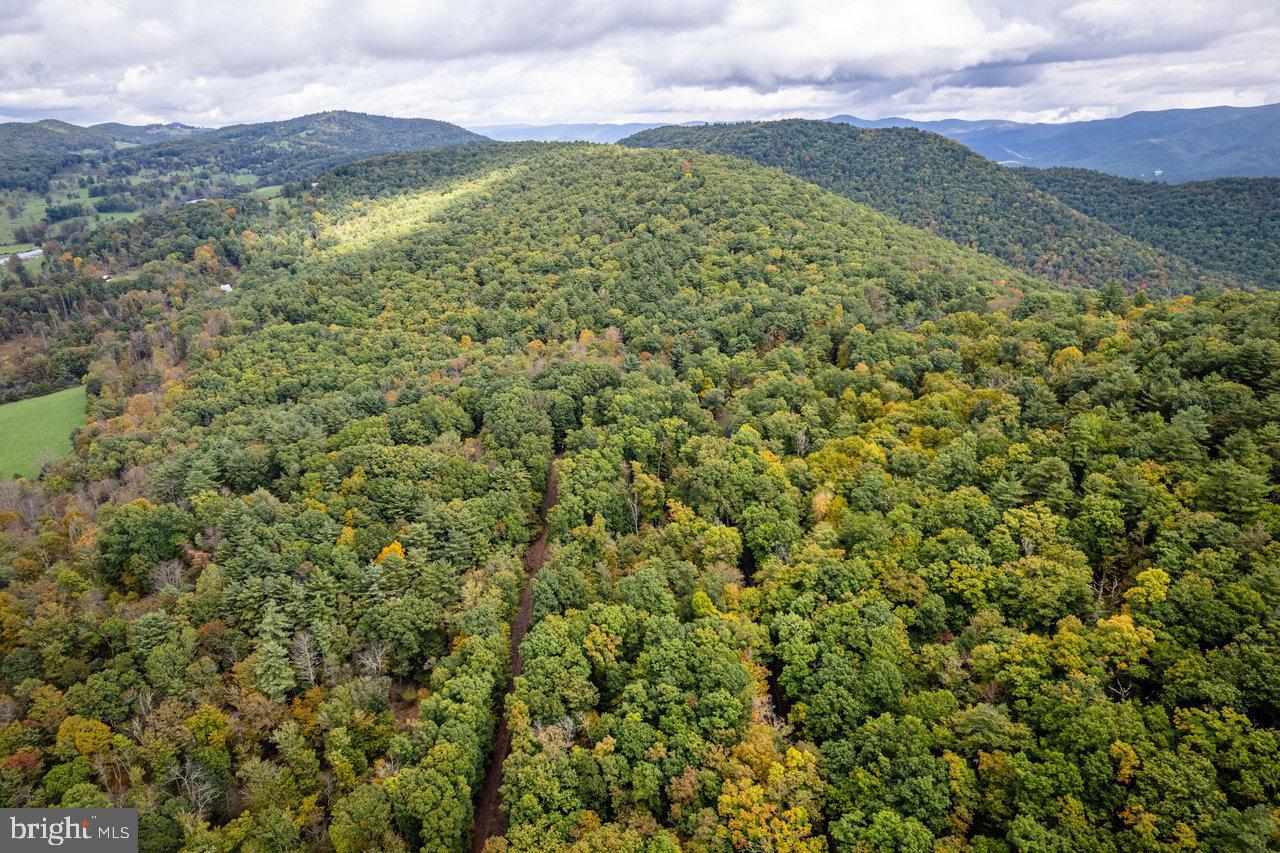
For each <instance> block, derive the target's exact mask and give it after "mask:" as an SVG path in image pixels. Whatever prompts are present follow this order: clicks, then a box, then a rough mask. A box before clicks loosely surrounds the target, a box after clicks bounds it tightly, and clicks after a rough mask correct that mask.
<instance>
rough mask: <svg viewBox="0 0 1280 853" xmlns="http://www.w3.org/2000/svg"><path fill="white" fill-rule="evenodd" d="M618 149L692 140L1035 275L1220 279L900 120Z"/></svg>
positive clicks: (1193, 282) (772, 127) (660, 133)
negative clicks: (896, 123) (900, 124)
mask: <svg viewBox="0 0 1280 853" xmlns="http://www.w3.org/2000/svg"><path fill="white" fill-rule="evenodd" d="M621 144H622V145H625V146H629V147H664V148H691V149H698V150H702V151H709V152H714V153H719V154H731V155H734V156H738V157H744V158H747V159H751V160H755V161H757V162H760V163H763V164H765V165H770V166H777V167H779V168H781V169H783V170H784V171H786V172H788V173H790V174H793V175H796V176H798V177H801V178H804V179H805V180H808V181H812V182H813V183H815V184H818V185H819V186H822V187H825V188H827V189H830V190H832V191H833V192H837V193H839V194H841V195H843V196H846V197H848V198H851V199H853V200H855V201H858V202H861V203H863V204H868V205H870V206H872V207H874V208H876V209H877V210H880V211H882V212H884V213H886V214H888V215H890V216H893V217H895V218H897V219H901V220H902V221H904V222H907V223H909V224H911V225H915V226H917V227H921V228H927V229H929V230H930V231H933V232H934V233H936V234H939V235H941V236H944V237H947V238H948V239H950V240H954V241H955V242H957V243H960V244H962V245H966V246H971V247H974V248H977V249H978V250H980V251H982V252H984V253H986V254H989V255H991V256H993V257H996V258H999V259H1001V260H1003V261H1005V262H1007V263H1010V264H1012V265H1014V266H1016V267H1018V268H1020V269H1023V270H1025V271H1027V272H1029V273H1032V274H1034V275H1041V276H1044V277H1047V278H1051V279H1054V280H1056V281H1059V282H1063V283H1068V284H1074V285H1081V286H1086V287H1100V286H1101V285H1103V284H1104V283H1105V282H1106V281H1107V280H1109V279H1111V278H1118V279H1120V280H1121V281H1123V282H1125V283H1126V284H1128V285H1129V286H1148V287H1153V288H1156V289H1158V290H1165V291H1174V290H1178V291H1185V290H1192V289H1195V288H1196V287H1199V286H1202V285H1204V284H1207V283H1215V282H1218V281H1221V280H1223V276H1222V275H1221V274H1216V273H1208V272H1202V271H1200V270H1197V269H1195V268H1194V267H1193V266H1192V265H1190V264H1188V263H1187V262H1185V261H1184V260H1183V259H1181V258H1179V257H1177V256H1176V255H1174V254H1172V253H1171V252H1169V251H1166V250H1161V249H1156V248H1154V247H1152V246H1149V245H1146V244H1144V243H1141V242H1139V241H1137V240H1135V239H1132V238H1130V237H1126V236H1124V235H1123V234H1121V233H1119V232H1118V231H1116V230H1115V229H1113V228H1112V227H1111V226H1109V225H1106V224H1104V223H1102V222H1099V221H1098V220H1096V219H1091V218H1090V217H1088V216H1086V215H1084V214H1083V213H1080V212H1078V211H1077V210H1074V209H1073V208H1071V207H1069V206H1067V205H1066V204H1063V203H1062V202H1061V201H1060V200H1058V199H1057V198H1055V197H1054V196H1052V195H1050V194H1048V193H1045V192H1043V191H1041V190H1039V189H1037V188H1036V187H1035V186H1034V185H1032V184H1031V183H1030V182H1028V181H1027V180H1026V179H1025V178H1024V177H1023V175H1022V174H1021V173H1019V172H1016V171H1014V170H1011V169H1007V168H1005V167H1002V166H999V165H997V164H995V163H992V162H991V161H990V160H987V159H986V158H984V157H981V156H979V155H978V154H975V153H974V152H972V151H970V150H969V149H968V148H965V147H964V146H962V145H959V144H958V143H955V142H952V141H950V140H948V139H944V138H943V137H941V136H939V135H937V134H934V133H926V132H922V131H918V130H914V129H910V128H877V129H865V128H857V127H853V126H850V125H845V124H839V123H834V122H822V121H807V120H803V119H789V120H785V121H778V122H757V123H743V124H729V125H706V126H701V127H674V126H672V127H664V128H658V129H654V130H647V131H643V132H641V133H638V134H635V135H634V136H631V137H628V138H626V139H624V140H622V142H621Z"/></svg>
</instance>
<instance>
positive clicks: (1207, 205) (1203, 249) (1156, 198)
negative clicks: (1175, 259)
mask: <svg viewBox="0 0 1280 853" xmlns="http://www.w3.org/2000/svg"><path fill="white" fill-rule="evenodd" d="M1018 174H1019V175H1021V176H1022V177H1023V178H1026V180H1027V181H1028V182H1029V183H1031V184H1034V185H1035V186H1037V187H1039V188H1040V189H1041V190H1043V191H1045V192H1047V193H1050V194H1052V195H1054V196H1057V197H1058V198H1060V199H1062V201H1064V202H1066V203H1067V204H1069V205H1071V206H1072V207H1074V208H1076V209H1077V210H1080V211H1083V212H1084V213H1087V214H1088V215H1089V216H1092V217H1093V218H1095V219H1098V220H1101V221H1102V222H1106V223H1107V224H1108V225H1110V226H1111V227H1113V228H1115V229H1116V230H1117V231H1120V232H1121V233H1124V234H1128V235H1129V236H1131V237H1134V238H1136V239H1138V240H1142V241H1143V242H1145V243H1150V244H1151V245H1153V246H1159V247H1161V248H1163V249H1165V250H1167V251H1170V252H1176V253H1177V254H1178V255H1180V256H1181V257H1184V258H1186V259H1187V260H1189V261H1191V262H1192V263H1194V264H1196V265H1197V266H1200V267H1203V268H1205V269H1211V270H1221V271H1223V272H1226V273H1230V274H1232V275H1234V276H1237V277H1239V278H1240V279H1242V280H1245V281H1253V282H1257V283H1258V284H1261V285H1262V286H1264V287H1269V288H1280V237H1278V236H1277V235H1280V178H1218V179H1216V180H1212V181H1196V182H1193V183H1186V184H1163V183H1155V182H1150V181H1136V180H1131V179H1128V178H1117V177H1115V176H1114V175H1105V174H1103V173H1101V172H1093V171H1090V170H1088V169H1021V170H1019V171H1018Z"/></svg>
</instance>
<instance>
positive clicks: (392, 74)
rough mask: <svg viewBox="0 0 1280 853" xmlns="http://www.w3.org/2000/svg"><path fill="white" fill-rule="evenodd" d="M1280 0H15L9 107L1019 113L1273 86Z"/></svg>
mask: <svg viewBox="0 0 1280 853" xmlns="http://www.w3.org/2000/svg"><path fill="white" fill-rule="evenodd" d="M1277 44H1280V3H1277V2H1276V0H1163V2H1157V0H1043V2H1039V0H1037V2H1027V1H1026V0H1020V2H1011V0H970V2H964V1H963V0H894V2H892V3H885V2H880V0H845V2H841V0H810V1H809V2H803V3H800V2H794V0H649V2H643V3H639V2H633V0H595V2H592V0H466V2H443V0H434V2H433V1H432V0H427V2H405V0H364V2H344V0H258V2H227V0H0V120H31V119H37V118H61V119H64V120H67V121H72V122H76V123H83V124H87V123H91V122H97V121H125V122H130V123H143V122H151V121H183V122H188V123H192V124H199V125H206V126H214V125H225V124H232V123H238V122H246V121H264V120H271V119H279V118H286V117H290V116H295V115H300V114H304V113H310V112H318V111H322V110H328V109H350V110H358V111H362V112H371V113H379V114H383V115H396V116H420V117H429V118H440V119H445V120H448V121H453V122H456V123H459V124H464V125H483V124H495V123H508V122H511V123H514V122H529V123H550V122H587V121H601V122H623V121H655V122H674V121H684V120H691V119H705V120H726V119H751V118H777V117H782V116H796V115H798V116H809V117H823V116H828V115H832V114H835V113H853V114H856V115H860V116H864V117H880V116H888V115H906V116H910V117H913V118H919V119H930V118H943V117H961V118H986V117H1001V118H1011V119H1018V120H1023V121H1058V120H1068V119H1089V118H1104V117H1108V116H1113V115H1122V114H1124V113H1128V112H1132V111H1134V110H1139V109H1168V108H1173V107H1201V106H1210V105H1217V104H1231V105H1238V106H1253V105H1257V104H1263V103H1273V102H1276V101H1280V51H1277V50H1276V45H1277Z"/></svg>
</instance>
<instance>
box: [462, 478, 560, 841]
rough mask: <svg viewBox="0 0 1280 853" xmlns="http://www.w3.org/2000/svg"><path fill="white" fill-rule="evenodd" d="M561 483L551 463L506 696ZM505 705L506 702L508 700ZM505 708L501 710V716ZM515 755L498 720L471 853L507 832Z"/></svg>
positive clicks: (517, 668)
mask: <svg viewBox="0 0 1280 853" xmlns="http://www.w3.org/2000/svg"><path fill="white" fill-rule="evenodd" d="M557 486H558V482H557V479H556V466H555V461H554V460H553V461H552V463H551V476H550V477H549V478H548V479H547V494H546V496H545V497H544V498H543V499H542V517H541V519H540V520H539V524H540V525H541V529H540V530H539V531H538V538H537V539H535V540H533V544H532V545H530V546H529V551H528V553H526V554H525V557H524V588H523V589H522V590H520V608H519V610H517V611H516V618H515V620H514V621H512V623H511V677H512V680H510V681H508V682H507V690H506V694H507V695H510V693H511V691H512V690H514V689H515V682H514V678H515V676H517V675H519V674H520V673H521V672H523V671H524V661H523V660H522V659H521V657H520V641H521V640H523V639H524V635H525V634H527V633H528V632H529V622H530V619H531V617H532V615H533V601H532V598H531V593H530V586H529V582H530V581H531V580H532V579H533V576H534V575H536V574H537V573H538V570H539V569H541V568H542V562H543V560H545V559H546V557H547V510H549V509H551V507H553V506H555V505H556V493H557ZM504 701H505V700H504ZM501 711H502V707H501V706H500V707H499V712H501ZM509 752H511V732H510V730H509V729H508V728H507V716H506V714H505V713H504V714H502V716H501V717H500V718H499V720H498V730H497V732H496V733H495V734H494V738H493V752H492V753H491V754H490V756H489V769H488V770H487V771H486V772H485V774H484V785H483V786H481V788H480V793H479V794H477V795H476V812H475V818H474V820H473V821H472V824H471V853H482V851H483V850H484V844H485V842H486V841H488V840H489V839H490V838H492V837H493V836H495V835H501V834H502V833H503V832H505V831H506V825H505V824H506V822H505V821H504V820H503V815H502V809H501V806H502V765H503V763H504V762H505V761H506V760H507V753H509Z"/></svg>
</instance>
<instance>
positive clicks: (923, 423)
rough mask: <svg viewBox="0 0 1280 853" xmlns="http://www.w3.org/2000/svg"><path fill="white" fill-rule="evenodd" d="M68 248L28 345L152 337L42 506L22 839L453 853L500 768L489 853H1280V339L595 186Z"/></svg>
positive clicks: (651, 187) (534, 151) (792, 208)
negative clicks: (134, 812) (77, 331)
mask: <svg viewBox="0 0 1280 853" xmlns="http://www.w3.org/2000/svg"><path fill="white" fill-rule="evenodd" d="M801 127H802V128H803V127H804V126H803V125H801ZM814 150H815V151H819V150H820V149H818V148H815V149H814ZM1019 180H1021V179H1019ZM242 202H243V203H242ZM904 209H906V208H904ZM916 209H920V208H919V207H918V206H917V208H916ZM51 248H53V249H55V251H53V252H51V253H50V254H51V257H50V258H49V259H48V260H47V261H46V265H45V268H44V269H43V271H42V273H41V275H40V278H39V279H38V280H34V279H33V280H32V281H30V282H28V283H25V284H22V285H21V287H13V286H10V287H9V289H6V291H5V293H4V294H3V295H5V296H9V294H10V293H11V292H18V293H22V294H26V297H25V298H27V299H38V300H57V301H58V302H61V303H65V304H66V305H67V310H68V312H71V311H73V310H74V311H81V309H82V308H83V307H84V306H87V305H92V306H94V309H95V311H99V312H105V313H106V314H107V315H108V316H110V317H111V318H112V322H113V324H118V325H113V326H112V328H110V329H102V330H100V331H99V333H98V334H96V335H93V336H91V339H87V340H86V343H85V345H84V346H85V348H86V353H85V357H86V358H87V359H88V362H87V365H88V366H87V368H86V370H87V380H86V388H87V390H88V392H89V402H88V409H89V415H90V420H89V423H88V424H87V425H86V427H85V428H84V429H82V430H81V431H79V433H78V434H77V435H76V437H75V453H74V455H72V456H70V457H68V458H67V459H66V460H64V461H63V462H61V463H59V464H58V465H56V466H53V467H52V468H50V469H49V470H48V471H46V473H45V475H44V477H43V479H42V481H41V482H40V483H36V484H32V483H26V482H17V483H10V484H4V486H3V487H2V488H3V491H0V530H2V531H3V532H2V533H0V655H2V656H3V657H2V659H0V710H2V711H3V714H2V715H0V753H2V754H0V799H3V801H4V804H5V805H11V806H49V805H62V806H72V805H84V806H105V805H121V806H133V807H137V808H138V809H139V810H140V814H141V820H140V828H141V833H142V839H141V842H142V849H145V850H149V851H166V850H177V849H179V848H183V849H192V850H211V851H212V850H234V849H245V850H265V849H275V850H292V849H328V848H333V849H335V850H339V851H356V850H371V849H382V850H407V849H413V850H417V849H422V850H429V851H458V850H463V849H466V848H467V846H468V845H469V844H471V842H472V839H471V833H472V830H471V825H472V818H473V802H474V799H475V796H476V794H477V793H478V792H479V790H480V788H481V785H482V784H483V779H484V775H485V768H486V764H487V762H488V760H489V753H490V750H491V746H492V743H493V740H494V733H495V729H496V726H497V721H498V719H499V717H503V716H504V717H505V721H506V727H507V731H508V732H509V734H510V741H511V743H510V755H509V757H507V759H506V761H505V764H503V765H502V767H501V771H502V773H501V786H502V788H501V791H502V806H503V810H504V814H505V817H506V829H505V832H502V833H500V834H499V835H498V836H496V837H494V838H491V839H489V840H488V847H487V849H488V850H489V851H490V853H499V851H521V850H537V851H548V850H573V851H583V853H586V851H605V850H607V851H615V850H622V851H676V850H686V851H731V850H755V851H777V853H782V851H821V850H828V849H830V850H840V851H871V850H875V851H879V850H891V851H930V850H954V851H1045V850H1104V851H1105V850H1151V851H1173V850H1194V849H1221V850H1228V849H1230V850H1258V849H1265V848H1267V847H1268V846H1274V845H1275V844H1276V843H1277V842H1280V830H1278V826H1280V760H1278V759H1280V742H1278V738H1280V692H1278V690H1277V685H1280V623H1277V613H1280V609H1278V608H1280V544H1278V543H1277V537H1278V536H1280V514H1278V513H1277V503H1276V487H1277V483H1280V463H1278V462H1277V460H1278V459H1280V373H1278V372H1277V371H1278V370H1280V298H1278V297H1277V296H1276V295H1274V294H1269V293H1246V292H1240V291H1218V290H1214V289H1208V290H1203V291H1201V292H1198V293H1196V294H1194V295H1174V296H1169V297H1165V296H1162V295H1160V289H1159V288H1147V289H1146V290H1142V289H1139V290H1136V291H1134V292H1133V293H1132V294H1131V295H1130V294H1127V293H1126V291H1125V289H1124V288H1123V287H1122V286H1121V285H1120V284H1119V282H1112V283H1111V284H1110V285H1108V286H1105V287H1099V288H1098V289H1094V290H1090V289H1083V288H1062V287H1060V286H1058V285H1056V284H1053V283H1051V282H1049V281H1044V280H1040V279H1037V278H1034V277H1032V276H1030V275H1028V274H1027V273H1025V272H1020V271H1017V270H1015V269H1013V268H1012V267H1011V266H1009V265H1005V264H1004V263H1002V262H1000V261H998V260H994V259H992V258H990V257H987V256H985V255H982V254H979V253H977V252H975V251H972V250H969V249H966V248H962V247H960V246H958V245H956V244H955V243H953V242H950V241H948V240H944V239H942V238H940V237H937V236H935V235H933V234H930V233H927V232H926V231H924V230H920V229H918V228H915V227H910V226H908V225H903V224H901V223H899V222H897V221H895V220H893V219H890V218H889V217H887V216H885V215H884V214H882V213H878V212H876V211H874V210H872V209H870V208H868V207H865V206H863V205H861V204H858V203H855V202H854V201H850V200H849V199H847V198H842V197H840V196H838V195H835V194H833V193H831V192H828V191H827V190H824V189H822V188H820V187H818V186H815V185H814V184H811V183H805V182H804V181H803V180H801V179H800V178H798V177H793V176H789V175H787V174H784V173H783V172H782V171H780V170H777V169H768V168H763V167H761V166H759V165H757V164H755V163H751V162H747V161H745V160H740V159H734V158H730V157H726V156H716V155H711V154H705V153H694V152H682V151H672V150H632V149H627V148H617V147H611V146H591V145H539V144H520V145H477V146H463V147H457V148H450V149H438V150H434V151H429V152H424V153H418V154H408V155H398V156H391V157H384V158H380V159H376V160H371V161H367V162H362V163H357V164H353V165H348V166H343V167H339V168H337V169H334V170H333V171H331V172H329V173H327V174H325V175H323V176H320V177H318V178H317V179H315V180H313V181H306V182H303V183H302V184H295V185H293V186H291V187H289V188H288V191H287V192H286V194H285V195H283V196H281V197H280V198H277V199H273V200H271V201H270V202H260V201H255V200H253V199H248V198H246V199H243V200H241V199H236V200H234V201H231V202H228V201H218V202H205V203H201V204H196V205H188V206H186V207H183V208H181V209H179V210H175V211H170V212H167V213H164V214H162V215H146V216H143V217H141V218H139V219H137V220H135V221H132V222H119V223H113V224H109V225H104V226H102V227H100V228H98V229H96V230H94V231H93V232H91V233H88V234H84V235H78V236H73V237H72V238H71V239H69V240H68V241H67V242H66V243H65V244H64V245H58V246H56V247H51ZM104 275H106V276H109V277H110V281H106V280H104V279H103V276H104ZM11 280H12V279H11ZM223 284H228V285H231V286H232V288H233V289H232V290H231V291H230V292H225V291H222V290H220V289H219V286H220V285H223ZM50 304H52V303H51V302H50ZM38 313H39V312H38V311H37V310H36V309H35V308H32V307H29V306H28V303H27V302H24V301H22V300H16V304H15V307H14V308H13V309H12V310H11V311H7V313H6V316H12V317H13V318H14V319H13V320H12V322H13V325H12V327H10V328H9V329H7V330H6V337H8V336H12V335H24V334H30V333H31V330H32V328H33V326H34V324H35V322H36V317H37V315H38ZM69 315H70V314H69ZM82 315H87V312H82V313H81V314H77V316H82ZM553 471H554V472H555V478H556V480H557V482H558V500H557V501H556V503H555V505H554V506H552V507H551V508H550V510H549V511H548V513H547V516H546V531H547V538H548V542H549V555H548V557H547V561H546V564H545V566H543V568H542V569H541V571H540V572H538V573H537V574H536V575H535V576H534V577H533V578H532V582H531V594H530V608H531V613H532V623H533V624H532V628H531V630H530V631H529V633H528V635H527V637H526V638H525V639H524V642H523V643H522V644H521V646H520V652H521V658H522V661H523V672H522V674H521V675H520V676H519V677H518V678H516V679H515V680H514V685H513V690H512V692H511V693H510V695H504V694H505V684H506V681H507V677H508V674H509V672H510V667H511V649H510V646H509V642H508V639H509V633H510V626H511V623H512V621H513V618H514V617H515V616H516V614H517V612H518V611H517V607H518V602H519V599H520V593H521V589H522V587H523V586H524V584H525V582H526V579H525V577H524V573H523V571H522V568H521V564H520V558H521V556H522V554H523V553H524V550H525V548H526V547H527V543H529V542H530V541H531V540H532V539H534V537H535V536H536V535H537V533H538V531H539V529H540V520H539V509H538V508H539V506H540V504H541V503H542V501H543V495H544V493H545V492H546V490H547V489H548V486H549V483H550V482H551V480H552V472H553ZM480 840H481V841H483V840H484V839H480Z"/></svg>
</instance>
